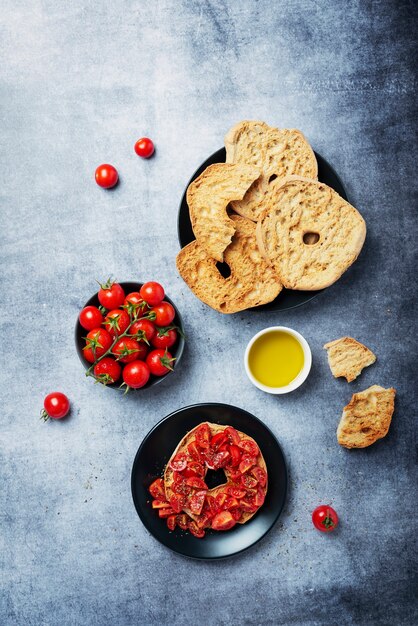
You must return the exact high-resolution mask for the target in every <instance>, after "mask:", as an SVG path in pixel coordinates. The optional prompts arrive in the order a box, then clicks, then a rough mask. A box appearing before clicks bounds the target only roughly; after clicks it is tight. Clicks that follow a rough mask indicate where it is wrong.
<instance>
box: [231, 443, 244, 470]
mask: <svg viewBox="0 0 418 626" xmlns="http://www.w3.org/2000/svg"><path fill="white" fill-rule="evenodd" d="M229 454H230V455H231V460H230V465H231V466H232V467H236V466H237V465H239V464H240V461H241V457H242V450H240V449H239V447H238V446H236V445H235V444H232V445H230V446H229Z"/></svg>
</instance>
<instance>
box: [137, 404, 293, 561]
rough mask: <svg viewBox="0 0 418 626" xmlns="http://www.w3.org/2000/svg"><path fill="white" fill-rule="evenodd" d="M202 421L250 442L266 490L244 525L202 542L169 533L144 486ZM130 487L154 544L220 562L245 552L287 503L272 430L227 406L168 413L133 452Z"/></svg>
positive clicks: (180, 533) (282, 462)
mask: <svg viewBox="0 0 418 626" xmlns="http://www.w3.org/2000/svg"><path fill="white" fill-rule="evenodd" d="M204 421H209V422H214V423H216V424H225V425H230V426H234V427H235V428H237V429H238V430H241V431H242V432H244V433H246V434H247V435H250V437H253V438H254V439H255V441H256V442H257V443H258V445H259V447H260V449H261V452H262V454H263V456H264V459H265V461H266V464H267V471H268V490H267V496H266V500H265V503H264V505H263V506H262V507H261V509H260V510H259V511H258V512H257V513H256V514H255V515H254V517H253V518H252V519H251V520H249V521H248V522H247V523H246V524H237V525H236V526H235V527H234V528H232V529H231V530H228V531H226V532H224V533H222V532H216V531H212V530H209V531H206V536H205V537H204V538H203V539H197V538H196V537H194V536H193V535H192V534H190V533H188V532H184V531H182V530H180V529H179V528H176V529H175V530H174V531H173V532H170V531H169V530H168V528H167V525H166V521H165V520H164V519H160V518H159V517H158V513H157V512H156V511H155V510H154V509H152V508H151V496H150V494H149V493H148V487H149V485H150V484H151V483H152V481H153V480H154V479H155V478H156V477H158V476H162V474H163V471H164V467H165V465H166V463H167V461H168V459H169V458H170V456H171V455H172V453H173V451H174V449H175V448H176V446H177V444H178V442H179V441H180V439H181V438H182V437H184V435H185V434H186V433H187V432H188V431H189V430H191V429H192V428H194V427H195V426H197V425H198V424H200V422H204ZM131 488H132V497H133V500H134V504H135V508H136V510H137V513H138V515H139V517H140V518H141V520H142V522H143V524H144V525H145V527H146V528H147V530H149V532H150V533H151V534H152V535H154V537H155V538H156V539H158V541H160V542H161V543H162V544H164V545H165V546H167V548H170V549H171V550H173V551H174V552H178V553H179V554H183V555H184V556H188V557H192V558H196V559H222V558H225V557H228V556H232V555H234V554H238V553H239V552H242V551H243V550H247V548H250V547H251V546H253V545H254V544H255V543H257V541H259V540H260V539H261V538H262V537H264V535H265V534H266V533H267V532H268V531H269V530H270V529H271V528H272V527H273V525H274V524H275V523H276V521H277V519H278V517H279V515H280V513H281V511H282V509H283V506H284V503H285V499H286V490H287V469H286V462H285V459H284V456H283V452H282V449H281V447H280V445H279V442H278V441H277V439H276V438H275V436H274V435H273V433H272V432H271V430H269V429H268V428H267V426H265V425H264V424H263V422H261V421H260V420H259V419H257V418H256V417H254V415H251V413H247V411H244V410H243V409H239V408H237V407H234V406H230V405H229V404H218V403H209V404H194V405H192V406H188V407H185V408H183V409H179V410H178V411H175V412H174V413H171V415H168V416H167V417H165V418H164V419H163V420H161V421H160V422H158V424H157V425H156V426H154V428H153V429H152V430H151V431H150V432H149V433H148V435H147V436H146V437H145V439H144V441H143V442H142V444H141V445H140V447H139V450H138V452H137V453H136V457H135V461H134V464H133V467H132V476H131Z"/></svg>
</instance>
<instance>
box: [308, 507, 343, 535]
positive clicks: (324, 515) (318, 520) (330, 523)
mask: <svg viewBox="0 0 418 626" xmlns="http://www.w3.org/2000/svg"><path fill="white" fill-rule="evenodd" d="M312 523H313V525H314V526H315V528H317V529H318V530H320V531H321V532H323V533H329V532H331V531H332V530H335V529H336V527H337V526H338V515H337V513H336V511H334V509H333V508H332V507H331V506H329V505H327V504H321V505H320V506H317V507H316V509H315V510H314V512H313V513H312Z"/></svg>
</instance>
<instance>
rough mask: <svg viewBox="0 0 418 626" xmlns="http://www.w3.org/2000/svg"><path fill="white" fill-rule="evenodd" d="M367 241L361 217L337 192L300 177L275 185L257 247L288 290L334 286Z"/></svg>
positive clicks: (261, 222)
mask: <svg viewBox="0 0 418 626" xmlns="http://www.w3.org/2000/svg"><path fill="white" fill-rule="evenodd" d="M365 237H366V223H365V221H364V219H363V218H362V216H361V215H360V213H359V212H358V211H357V209H355V208H354V207H353V206H352V205H351V204H349V203H348V202H347V201H346V200H344V199H343V198H341V196H340V195H338V193H337V192H336V191H334V190H333V189H331V187H328V186H327V185H325V184H324V183H320V182H318V181H315V180H309V179H307V178H301V177H298V176H289V177H288V178H287V179H285V180H283V181H281V182H280V183H279V181H278V182H277V183H276V184H274V183H273V185H272V186H271V189H270V191H269V194H268V196H267V197H266V207H265V210H264V212H263V214H262V215H261V218H260V221H259V222H258V224H257V243H258V246H259V248H260V251H261V253H262V254H263V256H264V257H265V258H266V259H267V260H268V262H269V263H270V264H271V266H272V267H273V268H274V270H275V272H276V273H277V275H278V276H279V278H280V280H281V282H282V283H283V285H284V286H285V287H287V288H288V289H302V290H307V291H310V290H316V289H324V288H325V287H328V286H329V285H331V284H332V283H334V282H335V281H336V280H338V279H339V278H340V276H341V275H342V274H343V273H344V272H345V271H346V270H347V269H348V268H349V267H350V265H351V264H352V263H354V261H355V260H356V259H357V257H358V255H359V253H360V250H361V249H362V247H363V243H364V240H365Z"/></svg>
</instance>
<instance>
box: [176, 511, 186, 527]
mask: <svg viewBox="0 0 418 626" xmlns="http://www.w3.org/2000/svg"><path fill="white" fill-rule="evenodd" d="M188 521H189V516H188V515H187V514H186V513H183V514H182V515H177V524H178V525H179V527H180V528H181V529H182V530H187V526H188Z"/></svg>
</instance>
